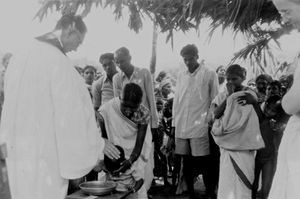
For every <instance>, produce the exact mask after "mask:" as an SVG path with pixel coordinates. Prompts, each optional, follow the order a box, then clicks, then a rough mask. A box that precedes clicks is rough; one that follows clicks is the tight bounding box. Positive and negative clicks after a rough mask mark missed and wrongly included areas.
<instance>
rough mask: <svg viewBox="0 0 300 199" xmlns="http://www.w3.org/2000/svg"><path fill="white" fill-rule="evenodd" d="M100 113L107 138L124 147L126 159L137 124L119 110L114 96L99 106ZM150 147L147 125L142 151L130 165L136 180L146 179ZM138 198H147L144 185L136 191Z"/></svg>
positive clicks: (149, 134) (117, 100)
mask: <svg viewBox="0 0 300 199" xmlns="http://www.w3.org/2000/svg"><path fill="white" fill-rule="evenodd" d="M100 114H101V115H102V117H103V118H104V123H105V128H106V132H107V136H108V139H109V140H110V141H111V142H112V143H113V144H115V145H119V146H121V147H122V148H123V149H124V152H125V158H126V159H128V158H129V157H130V154H131V152H132V150H133V148H134V146H135V142H136V136H137V124H135V123H134V122H132V121H131V120H129V119H128V118H127V117H125V116H124V115H123V114H122V113H121V110H120V100H119V99H118V98H114V99H112V100H110V101H108V102H107V103H105V104H104V105H103V106H101V107H100ZM151 148H152V140H151V131H150V128H149V127H148V129H147V132H146V137H145V141H144V144H143V148H142V152H141V155H140V156H139V158H138V159H137V160H136V161H135V162H134V163H133V165H132V166H131V170H132V175H133V176H134V178H135V179H136V180H138V179H140V178H143V179H144V181H145V182H146V181H147V178H148V176H146V175H145V169H146V165H147V164H149V161H148V159H149V157H150V152H151ZM138 198H139V199H140V198H147V192H146V188H145V185H143V186H142V188H141V189H140V191H139V192H138Z"/></svg>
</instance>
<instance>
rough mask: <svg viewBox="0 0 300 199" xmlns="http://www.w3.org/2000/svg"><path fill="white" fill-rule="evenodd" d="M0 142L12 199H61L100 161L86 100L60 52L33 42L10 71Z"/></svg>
mask: <svg viewBox="0 0 300 199" xmlns="http://www.w3.org/2000/svg"><path fill="white" fill-rule="evenodd" d="M0 142H5V143H7V146H8V158H7V165H8V174H9V182H10V189H11V193H12V198H13V199H54V198H55V199H63V198H65V196H66V193H67V188H68V179H75V178H79V177H82V176H84V175H85V174H87V173H88V172H89V171H90V170H91V169H92V168H93V167H94V166H95V165H96V162H97V160H98V159H99V158H101V157H102V156H103V154H102V151H103V147H104V141H103V139H102V138H101V137H100V133H99V130H98V129H97V126H96V121H95V115H94V111H93V106H92V103H91V99H90V95H89V93H88V91H87V89H86V87H85V84H84V82H83V80H82V79H81V77H80V75H79V74H78V73H77V71H76V70H75V69H74V67H73V66H72V64H71V62H70V60H69V59H68V58H67V57H66V56H65V55H64V54H63V53H62V52H61V51H60V50H59V49H58V48H56V47H54V46H52V45H50V44H48V43H44V42H38V41H34V42H33V45H32V49H29V50H28V51H27V53H25V54H24V55H23V56H20V57H19V58H18V59H17V60H15V61H13V62H12V64H11V65H10V67H9V68H8V70H7V73H6V81H5V102H4V107H3V112H2V121H1V131H0Z"/></svg>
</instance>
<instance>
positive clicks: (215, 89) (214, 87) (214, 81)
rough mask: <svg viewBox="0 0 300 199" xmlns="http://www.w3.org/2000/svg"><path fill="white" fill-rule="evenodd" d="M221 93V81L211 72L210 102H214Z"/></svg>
mask: <svg viewBox="0 0 300 199" xmlns="http://www.w3.org/2000/svg"><path fill="white" fill-rule="evenodd" d="M218 93H219V81H218V76H217V74H216V73H215V72H214V71H211V75H210V81H209V95H210V100H211V101H210V102H212V101H213V100H214V99H215V98H216V96H217V95H218Z"/></svg>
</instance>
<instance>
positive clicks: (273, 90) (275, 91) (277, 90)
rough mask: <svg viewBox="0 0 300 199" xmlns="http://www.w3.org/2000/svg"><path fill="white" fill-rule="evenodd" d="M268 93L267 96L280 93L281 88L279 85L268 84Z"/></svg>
mask: <svg viewBox="0 0 300 199" xmlns="http://www.w3.org/2000/svg"><path fill="white" fill-rule="evenodd" d="M266 95H267V97H270V96H274V95H280V88H279V87H278V86H274V85H272V86H271V85H268V86H267V90H266Z"/></svg>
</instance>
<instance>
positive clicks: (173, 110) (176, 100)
mask: <svg viewBox="0 0 300 199" xmlns="http://www.w3.org/2000/svg"><path fill="white" fill-rule="evenodd" d="M179 84H180V74H178V78H177V82H176V88H175V95H174V99H173V107H172V127H175V116H176V115H177V113H176V112H177V111H176V110H177V107H178V103H179V102H178V100H179V98H178V92H179V89H178V88H179Z"/></svg>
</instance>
